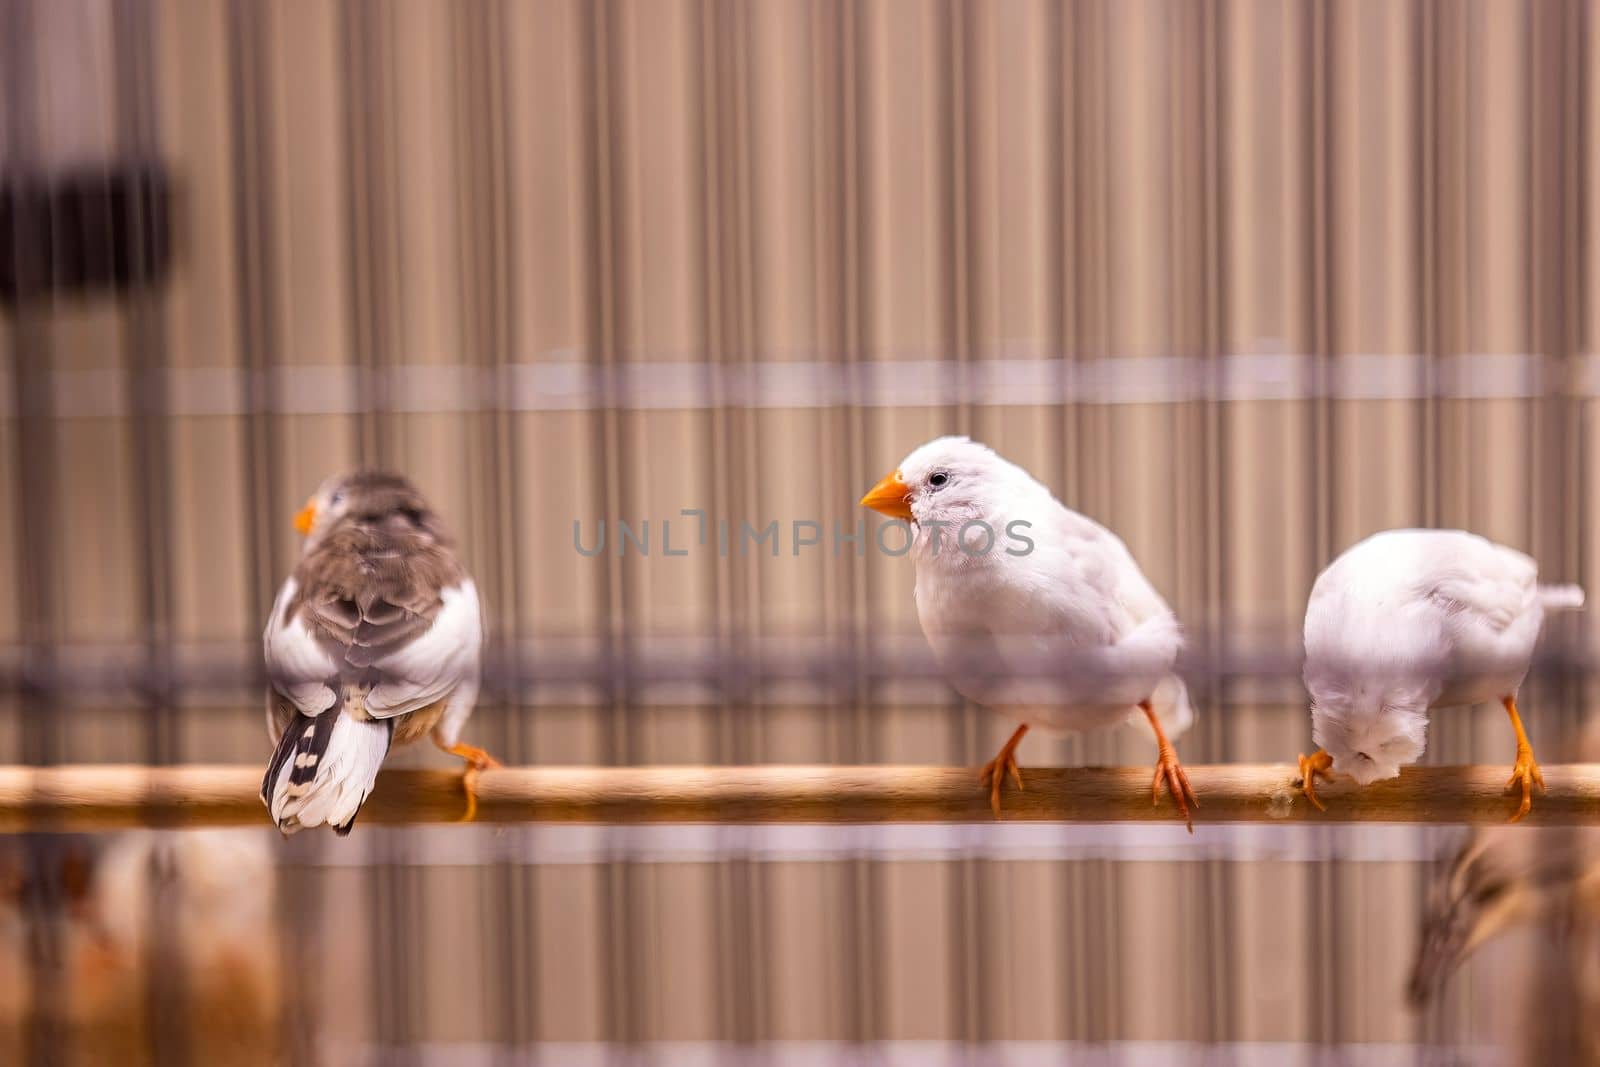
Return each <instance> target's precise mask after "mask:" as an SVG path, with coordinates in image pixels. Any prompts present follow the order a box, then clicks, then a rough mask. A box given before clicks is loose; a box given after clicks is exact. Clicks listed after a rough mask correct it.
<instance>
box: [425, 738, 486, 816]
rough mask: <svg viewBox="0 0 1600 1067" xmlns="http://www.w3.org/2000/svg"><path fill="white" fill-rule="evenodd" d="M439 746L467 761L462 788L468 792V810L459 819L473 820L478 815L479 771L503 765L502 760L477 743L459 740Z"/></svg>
mask: <svg viewBox="0 0 1600 1067" xmlns="http://www.w3.org/2000/svg"><path fill="white" fill-rule="evenodd" d="M439 747H440V748H442V749H444V751H446V752H448V753H450V754H451V755H452V756H460V757H461V758H462V759H464V760H466V761H467V766H466V769H465V770H463V771H462V772H461V788H462V789H463V790H465V792H466V794H467V811H466V814H465V815H463V816H461V818H460V820H459V821H460V822H472V821H473V820H474V819H476V818H477V817H478V793H477V789H476V783H477V779H478V772H479V771H486V770H489V769H490V768H492V767H498V766H500V765H501V764H500V761H499V760H497V759H495V758H494V757H493V756H491V755H489V753H487V752H485V751H484V750H483V749H481V748H479V747H477V746H476V745H468V744H463V743H460V742H458V743H456V744H454V745H450V746H449V747H445V746H444V745H440V746H439Z"/></svg>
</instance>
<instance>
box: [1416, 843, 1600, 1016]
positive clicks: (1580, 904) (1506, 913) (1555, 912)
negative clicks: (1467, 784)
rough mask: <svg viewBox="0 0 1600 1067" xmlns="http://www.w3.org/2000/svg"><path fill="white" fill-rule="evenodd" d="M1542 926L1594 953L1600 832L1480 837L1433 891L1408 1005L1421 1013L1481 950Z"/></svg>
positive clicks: (1599, 913) (1599, 914)
mask: <svg viewBox="0 0 1600 1067" xmlns="http://www.w3.org/2000/svg"><path fill="white" fill-rule="evenodd" d="M1540 922H1555V923H1557V924H1558V925H1559V927H1560V929H1561V931H1562V933H1563V935H1564V936H1563V937H1562V939H1561V940H1562V941H1563V942H1564V943H1574V942H1576V941H1578V940H1580V939H1581V941H1582V943H1583V944H1585V945H1588V946H1589V947H1590V948H1591V949H1592V947H1593V944H1594V942H1593V939H1594V937H1595V935H1596V934H1600V830H1597V829H1596V828H1594V827H1562V828H1560V829H1559V830H1553V829H1539V830H1531V831H1530V830H1510V829H1509V828H1507V827H1503V826H1497V827H1489V828H1486V829H1475V830H1473V831H1472V832H1470V833H1469V834H1468V835H1467V837H1466V839H1465V840H1464V841H1463V843H1462V844H1461V846H1460V847H1459V848H1458V849H1456V851H1455V853H1454V855H1453V856H1451V857H1450V859H1449V860H1448V861H1447V862H1446V863H1445V864H1443V865H1442V866H1441V867H1440V869H1439V874H1438V875H1437V876H1436V877H1435V878H1434V879H1433V881H1432V884H1431V885H1430V886H1429V889H1428V892H1427V903H1426V905H1425V911H1424V915H1423V920H1422V934H1421V937H1420V939H1419V940H1418V944H1417V952H1416V957H1415V961H1414V962H1413V964H1412V968H1411V979H1410V981H1409V983H1408V984H1407V988H1406V993H1407V999H1408V1000H1409V1001H1410V1003H1411V1005H1412V1007H1414V1008H1421V1007H1422V1006H1424V1005H1425V1004H1427V1003H1428V1001H1429V1000H1431V999H1432V998H1433V996H1434V995H1435V993H1437V991H1438V990H1439V989H1440V988H1441V987H1442V986H1443V985H1444V982H1445V980H1446V979H1447V978H1448V977H1449V976H1450V974H1451V973H1452V972H1454V971H1455V970H1456V969H1457V968H1458V967H1459V966H1460V965H1461V964H1462V963H1463V962H1464V961H1465V960H1466V959H1467V958H1468V957H1469V956H1471V955H1472V953H1473V952H1475V951H1476V950H1477V949H1478V948H1479V947H1480V946H1482V945H1483V944H1485V943H1486V942H1488V941H1490V940H1491V939H1493V938H1494V937H1496V936H1497V935H1499V934H1501V933H1504V932H1506V931H1508V930H1511V929H1514V928H1516V927H1519V926H1526V925H1532V924H1536V923H1540ZM1586 955H1587V953H1586ZM1580 973H1581V972H1580ZM1595 992H1600V990H1592V991H1591V993H1595Z"/></svg>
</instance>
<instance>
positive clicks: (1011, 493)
mask: <svg viewBox="0 0 1600 1067" xmlns="http://www.w3.org/2000/svg"><path fill="white" fill-rule="evenodd" d="M1038 494H1044V496H1045V497H1046V498H1048V497H1049V493H1048V491H1047V490H1045V489H1044V487H1043V486H1041V485H1040V484H1039V483H1038V482H1036V481H1034V479H1033V477H1032V476H1031V475H1030V474H1028V472H1027V471H1025V470H1023V469H1022V468H1021V467H1019V466H1017V465H1016V464H1015V463H1011V462H1010V461H1008V460H1006V459H1004V458H1002V457H1001V456H1000V455H998V454H997V453H996V452H995V451H994V450H993V449H992V448H989V447H988V446H986V445H981V444H978V443H977V442H976V441H972V440H969V439H968V438H965V437H938V438H935V439H934V440H932V441H929V442H928V443H927V444H925V445H921V446H920V447H918V448H916V449H915V450H914V451H912V453H911V454H910V455H908V456H906V458H905V459H903V460H901V461H900V466H899V467H897V468H896V469H895V470H894V471H893V472H892V473H891V474H889V475H887V476H886V477H885V478H883V480H882V481H880V482H878V484H877V485H875V486H873V487H872V489H871V490H870V491H869V492H868V493H867V495H866V496H864V497H862V498H861V506H862V507H867V508H871V509H872V510H874V511H877V512H880V513H881V514H884V515H888V516H889V517H890V518H895V519H904V520H906V521H908V522H915V523H918V524H924V525H925V524H927V523H930V522H939V523H944V524H946V525H947V526H948V527H949V536H951V537H953V536H954V535H955V533H956V531H957V530H958V529H959V528H960V527H961V525H962V524H963V523H966V522H971V521H973V520H981V521H983V522H986V523H988V524H989V525H990V527H991V528H994V529H996V530H998V529H1000V528H1001V527H1003V526H1004V524H1005V520H1006V519H1008V518H1011V517H1014V516H1017V515H1019V514H1020V513H1021V511H1023V510H1026V509H1019V507H1018V505H1019V504H1025V503H1027V502H1030V501H1033V500H1034V499H1035V498H1036V497H1037V495H1038ZM1024 517H1025V516H1024Z"/></svg>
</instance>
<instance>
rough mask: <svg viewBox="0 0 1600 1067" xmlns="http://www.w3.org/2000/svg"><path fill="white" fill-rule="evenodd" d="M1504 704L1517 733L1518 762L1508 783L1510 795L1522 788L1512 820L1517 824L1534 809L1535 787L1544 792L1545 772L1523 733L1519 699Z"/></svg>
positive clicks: (1511, 698)
mask: <svg viewBox="0 0 1600 1067" xmlns="http://www.w3.org/2000/svg"><path fill="white" fill-rule="evenodd" d="M1503 703H1504V704H1505V706H1506V714H1507V715H1509V716H1511V728H1512V729H1513V730H1515V731H1516V732H1517V762H1516V763H1515V764H1514V765H1513V766H1512V768H1511V778H1510V779H1509V780H1508V781H1507V782H1506V792H1508V793H1509V792H1511V791H1512V790H1513V789H1515V788H1517V786H1519V785H1520V786H1521V787H1522V803H1521V804H1520V805H1519V806H1518V807H1517V813H1516V814H1515V815H1513V816H1511V819H1510V821H1511V822H1516V821H1517V820H1518V819H1520V818H1522V817H1523V816H1524V815H1526V814H1528V809H1529V808H1531V807H1533V787H1534V786H1538V787H1539V792H1541V793H1543V792H1544V772H1542V771H1541V770H1539V763H1538V761H1537V760H1535V759H1534V758H1533V746H1532V745H1530V744H1528V735H1527V734H1525V733H1523V732H1522V717H1521V716H1520V715H1518V714H1517V698H1516V697H1514V696H1510V697H1506V698H1505V700H1504V701H1503Z"/></svg>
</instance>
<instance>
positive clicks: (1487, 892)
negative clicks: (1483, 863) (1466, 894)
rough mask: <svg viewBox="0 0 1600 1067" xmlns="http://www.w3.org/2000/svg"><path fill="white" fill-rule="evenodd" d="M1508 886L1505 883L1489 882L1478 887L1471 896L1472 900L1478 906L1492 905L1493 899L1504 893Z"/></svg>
mask: <svg viewBox="0 0 1600 1067" xmlns="http://www.w3.org/2000/svg"><path fill="white" fill-rule="evenodd" d="M1508 888H1509V886H1507V885H1506V883H1505V882H1490V883H1489V884H1488V885H1485V886H1482V887H1480V888H1479V889H1478V890H1477V891H1476V892H1474V893H1473V894H1472V899H1473V900H1474V901H1475V902H1477V903H1478V904H1479V905H1483V904H1490V903H1493V902H1494V900H1495V898H1496V897H1498V896H1500V895H1501V894H1502V893H1504V892H1505V891H1506V890H1507V889H1508Z"/></svg>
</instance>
